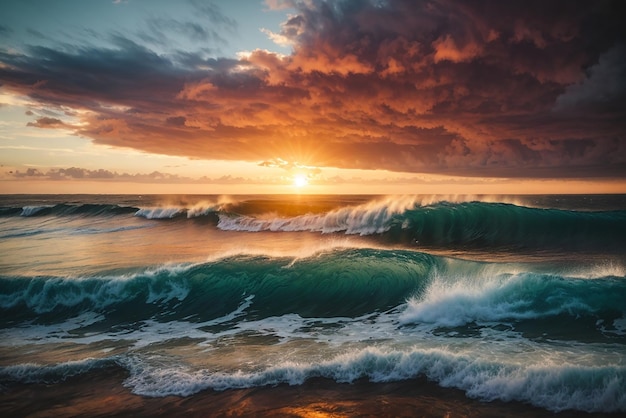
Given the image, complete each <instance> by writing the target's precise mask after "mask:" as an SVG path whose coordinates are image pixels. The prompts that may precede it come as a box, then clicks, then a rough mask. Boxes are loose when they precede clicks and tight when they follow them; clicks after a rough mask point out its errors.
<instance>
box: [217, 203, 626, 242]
mask: <svg viewBox="0 0 626 418" xmlns="http://www.w3.org/2000/svg"><path fill="white" fill-rule="evenodd" d="M218 216H219V222H218V224H217V227H218V228H220V229H222V230H229V231H245V232H259V231H272V232H296V231H310V232H321V233H336V232H344V233H346V234H358V235H374V234H378V235H380V236H381V237H383V238H384V239H386V240H388V241H391V242H397V243H411V244H413V245H420V246H427V247H433V246H434V247H444V248H448V247H450V246H464V247H468V246H469V247H478V248H482V247H505V248H508V249H515V248H528V249H533V248H548V249H550V248H552V249H581V250H582V249H591V250H600V249H613V250H615V249H621V248H624V247H626V211H607V212H577V211H567V210H557V209H536V208H528V207H521V206H515V205H512V204H504V203H483V202H469V203H454V204H453V203H448V202H440V203H436V204H434V205H429V206H418V205H417V201H416V199H415V198H404V199H397V198H394V199H388V200H382V201H376V202H370V203H368V204H365V205H359V206H355V207H344V208H340V209H337V210H332V211H330V212H326V213H322V214H307V215H301V216H295V217H272V216H263V217H254V216H240V215H233V214H230V213H219V214H218Z"/></svg>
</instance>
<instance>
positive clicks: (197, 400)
mask: <svg viewBox="0 0 626 418" xmlns="http://www.w3.org/2000/svg"><path fill="white" fill-rule="evenodd" d="M127 376H128V373H127V371H126V370H124V369H123V368H121V367H108V368H105V369H100V370H95V371H91V372H89V373H86V374H82V375H79V376H74V377H71V378H68V379H67V380H66V381H64V382H60V383H55V384H44V383H30V384H26V383H6V382H4V383H3V384H2V386H0V415H1V416H11V417H70V416H88V417H104V416H106V417H114V416H136V417H153V416H181V415H183V414H184V415H185V416H187V417H196V416H197V417H220V416H229V417H275V416H283V417H354V416H363V417H366V416H369V417H377V416H383V417H384V416H393V417H414V416H422V417H458V416H462V417H494V418H495V417H510V418H515V417H528V418H529V417H540V418H541V417H553V418H561V417H575V418H578V417H580V418H582V417H607V418H609V417H611V418H613V417H618V416H623V414H621V413H620V412H616V413H586V412H582V411H563V412H558V413H555V412H551V411H548V410H545V409H542V408H538V407H534V406H531V405H528V404H524V403H521V402H514V401H513V402H502V401H493V402H485V401H480V400H476V399H471V398H468V397H466V396H465V394H464V392H463V391H461V390H459V389H453V388H443V387H440V386H438V385H437V384H436V383H434V382H430V381H428V380H426V379H425V378H416V379H412V380H407V381H400V382H391V383H372V382H369V381H367V380H359V381H357V382H354V383H351V384H348V383H336V382H334V381H332V380H329V379H325V378H313V379H309V380H308V381H307V382H305V383H304V384H302V385H298V386H289V385H279V386H263V387H255V388H248V389H230V390H226V391H221V392H218V391H214V390H210V389H209V390H204V391H201V392H199V393H196V394H194V395H191V396H188V397H180V396H167V397H163V398H151V397H145V396H140V395H135V394H133V393H132V392H131V391H130V389H129V388H126V387H124V386H123V384H122V383H123V381H124V379H125V378H126V377H127Z"/></svg>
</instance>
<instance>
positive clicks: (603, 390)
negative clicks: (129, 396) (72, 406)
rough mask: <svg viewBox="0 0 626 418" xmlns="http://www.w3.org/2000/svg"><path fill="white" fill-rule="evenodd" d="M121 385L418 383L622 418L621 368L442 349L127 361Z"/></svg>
mask: <svg viewBox="0 0 626 418" xmlns="http://www.w3.org/2000/svg"><path fill="white" fill-rule="evenodd" d="M120 363H122V364H124V365H125V367H126V368H127V369H129V370H130V372H131V376H130V377H129V378H128V379H127V380H126V382H125V385H126V386H128V387H131V388H132V390H133V392H134V393H137V394H140V395H144V396H153V397H162V396H169V395H178V396H189V395H192V394H194V393H197V392H199V391H201V390H205V389H214V390H226V389H235V388H248V387H257V386H267V385H278V384H289V385H300V384H302V383H304V382H305V381H306V380H307V379H310V378H314V377H324V378H329V379H332V380H334V381H336V382H340V383H351V382H354V381H356V380H358V379H363V378H365V379H368V380H370V381H372V382H390V381H399V380H407V379H412V378H417V377H420V376H425V377H427V378H428V379H429V380H432V381H435V382H438V383H439V384H440V385H441V386H444V387H455V388H458V389H462V390H464V391H465V392H466V394H467V395H468V396H470V397H473V398H479V399H482V400H486V401H492V400H496V399H499V400H502V401H512V400H516V401H522V402H528V403H531V404H533V405H535V406H539V407H543V408H546V409H548V410H551V411H554V412H558V411H563V410H571V409H575V410H582V411H587V412H616V411H626V379H625V376H626V367H624V366H611V365H606V366H596V367H593V366H582V365H577V364H561V365H556V364H546V365H537V366H522V365H517V364H507V363H506V362H496V361H495V360H489V359H485V358H484V357H483V356H469V355H463V354H458V353H453V352H450V351H447V350H445V349H430V350H424V349H419V348H414V349H411V350H406V351H399V350H385V349H380V348H373V347H370V348H366V349H362V350H357V351H356V352H354V351H353V352H350V353H347V354H343V355H339V356H337V357H335V358H333V359H331V360H327V361H321V362H319V363H301V362H298V363H296V362H291V361H284V362H282V363H281V364H280V365H279V366H271V367H268V368H266V369H264V370H261V371H256V372H241V371H240V372H237V373H223V372H217V373H216V372H212V371H209V370H198V371H193V370H190V369H188V368H185V367H176V368H174V367H172V368H165V369H164V368H163V367H162V362H160V363H159V365H158V366H157V367H151V366H150V365H149V364H146V362H144V361H143V360H138V359H137V358H134V357H128V358H125V359H123V360H121V361H120Z"/></svg>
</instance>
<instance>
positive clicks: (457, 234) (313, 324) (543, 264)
mask: <svg viewBox="0 0 626 418" xmlns="http://www.w3.org/2000/svg"><path fill="white" fill-rule="evenodd" d="M625 250H626V196H419V195H417V196H305V195H302V196H298V195H294V196H289V195H282V196H232V197H227V196H156V195H150V196H129V195H119V196H117V195H78V196H77V195H50V196H28V195H21V196H1V197H0V313H1V314H0V384H2V383H5V384H7V383H10V382H45V383H48V384H51V385H54V384H62V382H63V381H64V380H65V379H67V378H68V377H71V376H75V375H78V374H88V373H91V372H93V371H95V370H98V369H100V368H103V367H107V366H110V365H112V364H113V365H117V366H119V367H123V368H125V369H126V370H127V371H128V377H127V379H126V380H125V381H124V385H125V386H127V387H128V388H130V389H131V390H132V391H133V392H134V393H136V394H140V395H144V396H151V397H163V396H167V395H179V396H191V395H193V394H195V393H197V392H199V391H202V390H205V389H213V390H229V389H234V388H248V387H257V386H266V385H277V384H290V385H299V384H302V383H304V382H306V381H307V380H308V379H311V378H314V377H324V378H329V379H333V380H335V381H337V382H354V381H356V380H359V379H367V380H370V381H373V382H388V381H402V380H409V379H413V378H416V377H426V378H427V379H429V380H431V381H434V382H436V383H437V384H439V385H441V386H444V387H454V388H458V389H461V390H463V391H465V393H466V394H467V396H469V397H472V398H478V399H481V400H485V401H490V400H496V399H497V400H502V401H512V400H515V401H521V402H525V403H528V404H530V405H534V406H539V407H543V408H546V409H549V410H552V411H561V410H568V409H574V410H582V411H590V412H619V411H621V412H625V411H626V252H625Z"/></svg>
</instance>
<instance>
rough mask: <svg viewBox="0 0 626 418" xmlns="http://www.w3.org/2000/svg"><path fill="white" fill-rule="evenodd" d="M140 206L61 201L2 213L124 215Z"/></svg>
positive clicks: (12, 209) (25, 214)
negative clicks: (75, 203) (67, 202)
mask: <svg viewBox="0 0 626 418" xmlns="http://www.w3.org/2000/svg"><path fill="white" fill-rule="evenodd" d="M137 210H138V208H133V207H129V206H119V205H114V204H90V203H85V204H78V205H74V204H66V203H59V204H56V205H34V206H23V207H21V208H2V210H1V211H0V215H4V216H11V215H19V216H23V217H31V216H48V215H55V216H71V215H89V216H102V215H109V216H110V215H123V214H129V213H135V212H137Z"/></svg>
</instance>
